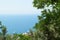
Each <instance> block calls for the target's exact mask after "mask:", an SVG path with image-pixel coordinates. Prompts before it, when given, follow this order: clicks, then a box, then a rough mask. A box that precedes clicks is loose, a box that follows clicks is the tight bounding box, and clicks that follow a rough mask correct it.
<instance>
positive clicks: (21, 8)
mask: <svg viewBox="0 0 60 40" xmlns="http://www.w3.org/2000/svg"><path fill="white" fill-rule="evenodd" d="M40 14H41V9H37V8H36V7H33V0H0V21H1V22H2V24H3V25H5V26H6V27H7V32H8V33H15V32H16V33H24V32H28V31H29V29H31V28H33V26H34V25H35V23H37V22H38V18H37V16H38V15H40Z"/></svg>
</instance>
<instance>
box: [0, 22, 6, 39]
mask: <svg viewBox="0 0 60 40" xmlns="http://www.w3.org/2000/svg"><path fill="white" fill-rule="evenodd" d="M0 29H1V30H2V36H3V38H2V40H6V32H7V30H6V27H5V26H4V25H2V23H1V21H0Z"/></svg>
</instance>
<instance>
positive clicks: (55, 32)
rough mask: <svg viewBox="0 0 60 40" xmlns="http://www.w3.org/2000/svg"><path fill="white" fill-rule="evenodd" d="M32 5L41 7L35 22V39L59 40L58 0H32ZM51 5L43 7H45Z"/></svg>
mask: <svg viewBox="0 0 60 40" xmlns="http://www.w3.org/2000/svg"><path fill="white" fill-rule="evenodd" d="M33 3H34V7H37V8H38V9H41V8H42V9H43V11H42V15H41V16H38V19H39V22H38V23H36V24H35V27H34V28H35V29H36V30H35V31H36V33H37V35H38V36H39V37H38V36H37V37H36V38H37V39H36V40H60V0H34V2H33ZM49 6H51V7H52V10H50V9H44V8H45V7H49Z"/></svg>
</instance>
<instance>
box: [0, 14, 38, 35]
mask: <svg viewBox="0 0 60 40" xmlns="http://www.w3.org/2000/svg"><path fill="white" fill-rule="evenodd" d="M0 21H2V24H3V25H5V26H6V28H7V33H10V34H13V33H24V32H28V31H29V30H30V29H31V28H33V26H34V25H35V23H37V21H38V19H37V15H0Z"/></svg>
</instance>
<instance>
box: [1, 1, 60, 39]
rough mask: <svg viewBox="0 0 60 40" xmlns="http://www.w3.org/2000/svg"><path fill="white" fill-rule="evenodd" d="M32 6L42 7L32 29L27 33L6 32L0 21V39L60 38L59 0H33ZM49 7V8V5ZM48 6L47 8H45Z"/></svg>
mask: <svg viewBox="0 0 60 40" xmlns="http://www.w3.org/2000/svg"><path fill="white" fill-rule="evenodd" d="M33 4H34V5H33V6H34V7H36V8H37V9H43V11H41V12H42V14H41V16H38V19H39V20H38V23H36V24H35V26H34V28H33V29H34V31H33V30H30V32H29V33H27V34H16V33H15V34H13V35H9V34H6V32H7V31H6V27H5V26H3V25H2V24H1V22H0V26H1V27H0V28H1V30H2V32H1V33H0V40H60V0H34V1H33ZM49 6H50V7H51V9H49V8H50V7H49ZM46 7H48V9H45V8H46Z"/></svg>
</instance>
